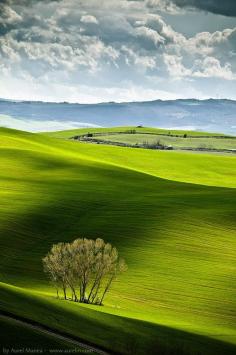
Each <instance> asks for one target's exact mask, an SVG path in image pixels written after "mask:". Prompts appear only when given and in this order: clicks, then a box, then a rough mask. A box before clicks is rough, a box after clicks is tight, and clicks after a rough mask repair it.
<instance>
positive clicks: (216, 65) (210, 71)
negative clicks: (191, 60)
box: [192, 57, 236, 80]
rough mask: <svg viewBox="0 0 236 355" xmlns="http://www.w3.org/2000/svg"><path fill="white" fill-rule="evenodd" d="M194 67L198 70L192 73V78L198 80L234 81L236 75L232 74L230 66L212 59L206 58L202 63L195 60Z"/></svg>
mask: <svg viewBox="0 0 236 355" xmlns="http://www.w3.org/2000/svg"><path fill="white" fill-rule="evenodd" d="M195 66H196V67H198V68H199V69H198V70H195V71H193V74H192V75H193V76H195V77H199V78H221V79H225V80H236V75H235V74H233V73H232V70H231V65H230V64H229V63H225V64H224V65H221V63H220V61H219V60H218V59H216V58H214V57H206V58H204V59H203V60H202V61H201V60H196V61H195Z"/></svg>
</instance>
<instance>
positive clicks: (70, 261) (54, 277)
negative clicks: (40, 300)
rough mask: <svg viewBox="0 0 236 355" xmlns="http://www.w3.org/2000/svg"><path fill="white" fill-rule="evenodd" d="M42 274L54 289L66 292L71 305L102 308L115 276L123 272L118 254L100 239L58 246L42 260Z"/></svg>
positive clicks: (122, 264) (64, 293)
mask: <svg viewBox="0 0 236 355" xmlns="http://www.w3.org/2000/svg"><path fill="white" fill-rule="evenodd" d="M43 266H44V271H45V272H46V273H47V275H48V276H49V279H50V281H51V283H52V284H53V285H54V287H55V288H56V292H57V297H58V298H59V290H62V291H63V296H64V299H67V298H68V296H67V290H68V289H69V290H70V291H71V299H72V300H73V301H75V302H78V301H79V302H82V303H92V304H98V305H102V304H103V301H104V298H105V296H106V294H107V292H108V291H109V290H110V288H111V285H112V282H113V281H114V280H115V279H116V277H117V275H118V274H120V273H121V272H124V271H126V270H127V266H126V263H125V261H124V260H123V259H121V258H119V255H118V251H117V249H116V248H115V247H113V246H112V245H111V244H109V243H105V242H104V240H103V239H100V238H98V239H96V240H92V239H86V238H83V239H76V240H74V241H73V242H72V243H58V244H55V245H53V246H52V248H51V250H50V252H49V253H48V254H47V255H46V256H45V257H44V258H43Z"/></svg>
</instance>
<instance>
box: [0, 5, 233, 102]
mask: <svg viewBox="0 0 236 355" xmlns="http://www.w3.org/2000/svg"><path fill="white" fill-rule="evenodd" d="M193 13H194V14H196V16H198V18H199V16H200V17H201V16H202V18H203V19H205V18H206V17H207V16H208V15H207V13H212V14H218V15H214V16H216V17H217V19H215V20H216V25H215V30H214V31H212V30H211V31H208V30H206V28H205V27H204V28H203V29H202V31H200V32H196V33H195V34H194V35H189V27H190V26H191V23H190V24H189V23H188V21H187V20H188V16H190V14H193ZM183 15H184V16H185V18H186V23H183V26H182V31H179V30H176V29H175V26H174V22H173V21H174V19H175V20H176V19H178V18H179V16H183ZM219 15H220V17H219ZM214 16H213V18H214ZM223 16H224V21H226V23H227V21H228V20H227V19H225V17H226V16H227V18H228V17H231V18H232V17H233V16H236V3H235V1H230V0H226V1H225V2H224V3H222V2H220V1H216V0H215V1H214V0H208V1H203V0H200V1H197V0H196V1H195V0H172V1H170V0H136V1H135V0H116V1H115V0H109V1H108V0H101V1H100V3H99V7H98V6H97V1H95V0H90V1H85V0H79V1H78V0H58V1H36V0H31V1H28V0H27V1H26V0H19V1H16V0H5V1H0V77H1V81H0V97H7V98H14V99H30V100H45V101H70V102H99V101H130V100H149V99H155V98H161V99H170V98H172V99H174V98H182V97H197V98H207V97H227V98H232V99H236V94H235V90H234V89H235V80H236V22H235V26H232V19H231V20H230V21H231V22H229V24H230V26H229V27H226V28H223V29H220V30H219V29H218V27H217V21H221V19H222V18H223ZM211 18H212V17H211ZM172 22H173V23H172ZM224 23H225V22H224ZM212 26H214V24H212ZM212 26H211V27H212Z"/></svg>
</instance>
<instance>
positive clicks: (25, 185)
mask: <svg viewBox="0 0 236 355" xmlns="http://www.w3.org/2000/svg"><path fill="white" fill-rule="evenodd" d="M0 138H1V139H0V166H1V170H0V199H1V203H0V243H1V249H0V250H1V252H0V253H1V255H0V256H1V257H0V270H1V280H2V282H3V284H2V286H1V288H0V293H1V297H0V298H1V307H2V308H3V309H5V310H9V311H11V312H12V313H16V314H19V315H24V316H25V317H29V318H32V319H35V320H41V321H42V322H43V323H44V324H50V325H51V326H53V327H55V328H62V329H67V331H68V332H71V333H72V334H74V335H78V336H80V337H82V338H83V339H85V340H86V341H89V342H92V343H97V344H99V345H100V346H102V347H105V348H108V349H109V348H110V349H111V348H112V349H113V350H116V351H120V352H122V353H132V351H133V350H132V349H134V347H135V351H136V353H137V354H138V353H140V354H145V353H148V352H147V351H149V353H150V349H151V348H150V346H151V344H152V343H153V341H154V339H155V346H157V347H158V346H159V348H160V349H165V351H167V350H166V349H169V350H170V351H172V350H173V348H174V347H176V349H179V350H178V351H179V354H184V353H186V354H194V353H196V351H195V350H196V349H198V350H199V353H200V354H204V355H205V354H222V353H223V352H224V351H225V350H227V352H226V353H229V354H230V353H232V354H233V353H234V351H235V348H234V345H233V344H235V345H236V311H235V310H236V276H235V275H236V272H235V271H236V240H235V229H236V222H235V221H236V219H235V203H236V190H235V187H236V179H235V177H236V158H235V157H231V156H227V157H226V156H210V155H207V154H204V155H194V156H193V155H192V154H188V153H179V152H162V151H149V150H143V149H140V150H135V149H132V148H120V147H109V146H97V145H96V146H95V145H88V144H84V143H77V142H70V141H66V140H59V139H54V138H50V137H48V136H46V135H40V134H30V133H25V132H19V131H13V130H8V129H0ZM78 236H87V237H91V238H95V237H98V236H102V237H103V238H104V239H105V240H106V241H110V242H112V243H113V244H114V245H115V246H117V247H118V249H119V251H120V253H121V255H122V256H124V257H125V259H126V261H127V263H128V266H129V270H128V272H127V273H126V274H124V275H123V276H122V277H121V278H120V279H119V280H118V281H117V282H116V284H115V285H114V288H113V290H112V292H111V293H110V295H109V297H108V298H107V300H106V302H105V303H106V304H105V306H104V307H100V308H98V307H94V306H93V307H92V306H81V305H78V304H72V303H71V302H64V301H57V300H55V299H54V296H53V295H54V293H53V290H52V289H51V288H50V286H49V285H48V282H47V280H46V279H45V276H44V274H43V272H42V265H41V258H42V256H44V255H45V253H46V252H47V251H48V249H49V248H50V246H51V245H52V243H55V242H58V241H71V240H73V239H74V238H75V237H78ZM9 285H14V286H17V287H10V286H9ZM81 324H83V327H81V326H80V325H81ZM63 327H64V328H63ZM98 327H99V329H100V331H99V333H98V334H97V329H98ZM114 339H115V340H114ZM127 339H131V340H130V343H129V344H128V345H127ZM163 339H164V340H163ZM141 344H142V345H141ZM230 344H231V345H230ZM169 350H168V351H169ZM170 353H171V352H170Z"/></svg>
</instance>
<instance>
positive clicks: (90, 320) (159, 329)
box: [0, 283, 236, 355]
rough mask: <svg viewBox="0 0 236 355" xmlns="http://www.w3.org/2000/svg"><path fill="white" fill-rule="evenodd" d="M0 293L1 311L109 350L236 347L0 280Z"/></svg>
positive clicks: (211, 353)
mask: <svg viewBox="0 0 236 355" xmlns="http://www.w3.org/2000/svg"><path fill="white" fill-rule="evenodd" d="M0 295H1V300H2V301H1V304H0V307H1V310H2V311H7V312H11V313H12V314H14V315H16V316H20V317H25V318H28V319H30V320H33V321H36V322H38V323H40V324H42V325H46V326H49V327H51V329H54V330H58V331H60V332H64V333H65V334H71V335H73V336H75V337H78V338H79V339H82V340H83V341H86V342H88V343H89V344H91V345H92V344H96V345H97V346H101V347H102V348H104V349H107V350H110V351H111V352H112V353H117V354H137V355H139V354H140V355H141V354H154V353H156V354H166V355H168V354H170V355H172V354H179V355H180V354H181V355H185V354H188V355H190V354H191V355H192V354H199V355H221V354H223V353H224V354H227V355H231V354H232V355H233V354H235V350H236V345H235V344H230V343H227V342H224V341H222V340H219V339H217V338H216V339H214V338H210V337H207V336H204V335H200V334H193V333H189V332H186V331H181V330H179V329H174V328H171V327H165V326H163V325H158V324H153V323H150V322H144V321H141V320H136V319H131V318H127V317H122V316H117V315H112V314H106V313H103V312H99V311H96V310H92V309H86V307H81V306H80V305H77V304H70V303H69V302H66V301H58V300H56V299H55V298H53V297H45V296H41V295H39V294H34V293H32V292H30V291H28V290H24V289H20V288H16V287H13V286H10V285H6V284H2V283H1V284H0ZM68 319H69V322H68ZM111 339H112V340H111ZM124 339H125V341H124Z"/></svg>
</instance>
